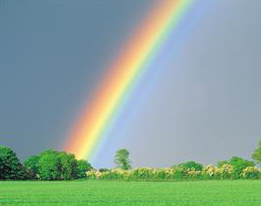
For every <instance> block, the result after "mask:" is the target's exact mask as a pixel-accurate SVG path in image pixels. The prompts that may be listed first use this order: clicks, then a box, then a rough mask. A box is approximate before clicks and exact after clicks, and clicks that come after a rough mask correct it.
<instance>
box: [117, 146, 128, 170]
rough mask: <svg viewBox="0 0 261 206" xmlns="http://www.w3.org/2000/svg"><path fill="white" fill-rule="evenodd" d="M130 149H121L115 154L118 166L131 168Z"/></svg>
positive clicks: (125, 168) (126, 168) (124, 168)
mask: <svg viewBox="0 0 261 206" xmlns="http://www.w3.org/2000/svg"><path fill="white" fill-rule="evenodd" d="M129 155H130V153H129V151H128V150H127V149H119V150H118V151H117V152H116V155H115V164H116V165H117V167H118V168H121V169H123V170H129V169H131V161H130V158H129Z"/></svg>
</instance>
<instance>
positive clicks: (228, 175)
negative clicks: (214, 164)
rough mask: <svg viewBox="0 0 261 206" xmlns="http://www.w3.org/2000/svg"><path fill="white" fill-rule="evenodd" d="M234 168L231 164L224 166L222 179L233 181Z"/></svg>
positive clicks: (221, 170)
mask: <svg viewBox="0 0 261 206" xmlns="http://www.w3.org/2000/svg"><path fill="white" fill-rule="evenodd" d="M233 173H234V167H233V165H231V164H224V165H222V167H221V168H220V177H221V179H222V180H229V179H233Z"/></svg>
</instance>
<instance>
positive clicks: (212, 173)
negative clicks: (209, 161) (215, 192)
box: [202, 165, 220, 179]
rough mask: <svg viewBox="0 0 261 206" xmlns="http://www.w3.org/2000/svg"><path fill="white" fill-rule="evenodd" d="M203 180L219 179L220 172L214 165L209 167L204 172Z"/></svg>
mask: <svg viewBox="0 0 261 206" xmlns="http://www.w3.org/2000/svg"><path fill="white" fill-rule="evenodd" d="M202 178H204V179H219V178H220V170H219V168H217V167H215V166H214V165H207V166H206V167H204V168H203V170H202Z"/></svg>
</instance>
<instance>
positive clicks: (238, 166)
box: [218, 156, 255, 179]
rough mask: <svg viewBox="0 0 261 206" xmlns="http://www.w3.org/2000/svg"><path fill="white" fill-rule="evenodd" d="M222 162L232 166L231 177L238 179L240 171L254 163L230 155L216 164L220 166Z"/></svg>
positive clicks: (252, 165)
mask: <svg viewBox="0 0 261 206" xmlns="http://www.w3.org/2000/svg"><path fill="white" fill-rule="evenodd" d="M224 164H230V165H232V166H233V179H239V178H240V177H241V176H240V175H241V173H242V171H243V170H244V169H245V168H247V167H254V166H255V163H254V162H251V161H248V160H245V159H243V158H240V157H236V156H234V157H232V158H231V159H230V160H229V161H222V162H220V163H219V164H218V166H219V167H220V168H221V167H222V165H224Z"/></svg>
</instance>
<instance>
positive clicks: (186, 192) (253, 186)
mask: <svg viewBox="0 0 261 206" xmlns="http://www.w3.org/2000/svg"><path fill="white" fill-rule="evenodd" d="M0 205H1V206H4V205H9V206H33V205H35V206H47V205H48V206H76V205H77V206H78V205H79V206H80V205H84V206H88V205H91V206H103V205H104V206H105V205H106V206H108V205H109V206H110V205H111V206H112V205H113V206H115V205H116V206H118V205H128V206H131V205H135V206H136V205H142V206H143V205H144V206H162V205H166V206H169V205H175V206H243V205H244V206H256V205H260V206H261V181H248V180H238V181H235V180H234V181H181V182H127V181H63V182H59V181H57V182H40V181H6V182H5V181H1V182H0Z"/></svg>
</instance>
